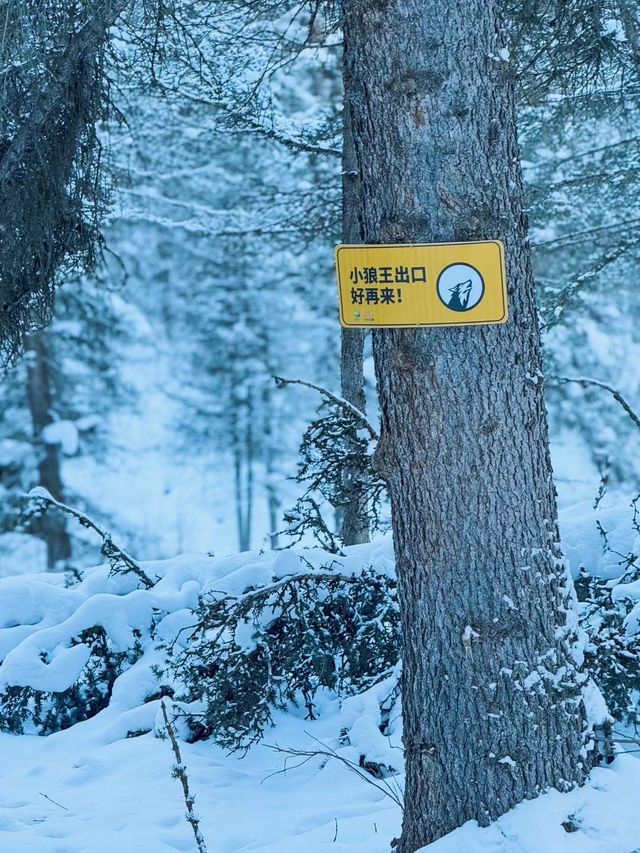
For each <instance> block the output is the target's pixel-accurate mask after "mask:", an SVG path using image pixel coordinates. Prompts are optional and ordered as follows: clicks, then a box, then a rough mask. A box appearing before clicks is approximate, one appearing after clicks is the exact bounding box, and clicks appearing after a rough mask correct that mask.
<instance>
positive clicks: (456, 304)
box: [447, 278, 473, 311]
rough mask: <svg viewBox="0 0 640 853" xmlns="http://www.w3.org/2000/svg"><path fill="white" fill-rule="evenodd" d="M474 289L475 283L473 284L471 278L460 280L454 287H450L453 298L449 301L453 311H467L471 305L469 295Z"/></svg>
mask: <svg viewBox="0 0 640 853" xmlns="http://www.w3.org/2000/svg"><path fill="white" fill-rule="evenodd" d="M472 289H473V285H472V284H471V279H470V278H468V279H467V280H466V281H460V282H458V284H454V286H453V287H450V288H449V292H450V293H451V299H450V300H449V301H448V303H447V305H448V306H449V308H451V310H452V311H466V310H467V307H468V305H469V297H470V296H471V291H472Z"/></svg>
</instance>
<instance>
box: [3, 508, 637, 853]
mask: <svg viewBox="0 0 640 853" xmlns="http://www.w3.org/2000/svg"><path fill="white" fill-rule="evenodd" d="M627 510H628V507H627ZM625 514H626V511H625ZM625 514H621V512H620V510H619V509H616V508H610V509H609V510H605V509H602V508H601V509H600V510H599V517H600V518H602V519H603V520H604V523H605V525H606V527H607V528H608V529H609V530H610V531H611V536H612V542H613V544H614V545H615V546H616V550H618V549H620V550H621V552H628V551H629V550H630V549H631V547H632V545H633V536H634V531H633V530H632V528H631V526H630V525H629V524H628V523H626V522H625V521H624V517H625ZM594 518H595V516H594V510H593V508H592V503H587V504H582V505H580V506H578V507H575V508H573V510H571V511H569V510H567V511H566V512H565V513H564V527H565V540H566V547H567V552H568V554H569V556H570V558H571V560H572V562H573V564H574V569H575V568H577V567H578V566H579V564H580V562H582V561H584V560H585V559H588V558H590V562H591V568H592V570H597V571H598V572H599V573H601V574H606V572H607V570H608V568H609V566H608V562H607V561H608V560H610V559H611V554H610V553H606V552H602V548H601V543H600V541H599V537H598V534H597V531H595V528H594V527H593V522H594ZM616 520H617V521H616ZM596 553H598V554H599V556H598V557H597V559H595V563H594V554H596ZM328 556H329V555H326V554H324V553H323V552H321V551H319V550H316V551H305V552H304V560H303V561H301V560H300V559H299V557H298V556H297V555H296V554H295V552H292V551H284V552H279V553H264V554H259V553H246V554H240V555H235V556H232V557H227V558H221V559H220V558H213V557H211V556H199V555H183V556H181V557H178V558H175V559H173V560H168V561H162V562H148V563H143V564H142V568H143V569H144V571H145V572H146V574H147V575H148V576H149V577H150V578H152V579H153V580H154V581H155V585H154V586H153V588H152V589H143V588H140V584H139V583H138V579H137V578H136V576H135V575H133V574H128V575H122V574H118V575H115V576H113V575H111V576H110V574H109V571H108V568H107V567H97V568H95V569H89V570H87V572H86V573H85V576H84V579H83V581H82V582H81V583H75V584H73V585H71V586H68V585H66V584H65V579H64V577H63V576H62V575H60V574H58V575H56V574H41V575H32V576H24V575H22V576H20V577H13V578H1V579H0V658H2V659H3V663H2V666H0V689H5V688H6V687H7V686H11V685H14V686H20V685H25V684H26V685H30V686H31V687H32V688H34V689H36V690H44V691H47V690H49V691H50V690H57V691H60V690H64V689H66V688H67V687H69V686H70V685H71V684H73V683H74V682H75V681H76V679H77V678H78V677H79V674H80V673H81V672H82V670H83V667H84V666H85V664H86V662H87V658H88V651H87V648H86V646H84V645H82V644H79V645H70V640H71V639H72V638H74V637H78V636H79V635H80V634H81V632H82V631H83V630H85V629H87V628H89V627H90V626H93V625H96V624H99V625H102V626H103V627H104V629H105V631H106V633H107V635H108V637H109V640H110V642H111V644H112V648H113V649H115V650H116V651H117V650H121V651H124V650H126V649H128V648H131V645H132V642H133V641H134V638H135V636H138V635H141V636H142V640H141V642H142V645H143V653H142V656H141V657H139V659H137V660H136V662H135V663H133V664H132V665H130V666H129V667H128V668H126V669H125V670H124V671H123V673H122V674H121V675H120V676H119V677H118V678H117V680H116V682H115V685H114V688H113V693H112V696H111V699H110V703H109V706H108V707H107V708H106V709H104V710H103V711H101V712H100V713H99V714H97V715H96V716H94V717H92V718H91V719H88V720H84V721H82V722H78V723H76V724H75V725H73V726H72V727H71V728H69V729H66V730H64V731H61V732H56V733H54V734H50V735H48V736H46V737H41V736H38V735H36V734H23V735H12V734H7V733H3V734H0V755H1V758H2V760H1V761H0V774H1V776H2V779H1V781H0V851H1V853H22V852H24V853H107V851H109V853H112V851H114V850H118V851H122V853H129V851H143V852H144V853H147V852H148V853H162V851H194V850H195V849H196V848H195V844H194V839H193V835H192V832H191V828H190V826H189V825H188V823H187V822H186V821H185V819H184V801H183V795H182V790H181V787H180V784H179V782H178V781H177V780H176V779H174V778H172V775H171V768H172V766H173V764H174V763H175V759H174V756H173V754H172V751H171V745H170V742H169V741H168V740H167V739H166V738H165V739H162V738H160V737H158V736H157V735H158V732H160V731H161V729H162V715H161V708H160V703H159V700H158V699H154V698H150V697H151V696H152V695H153V694H154V691H156V690H157V681H156V680H155V676H154V674H153V671H152V667H153V665H154V664H156V663H158V662H159V661H160V660H161V658H162V653H161V652H159V651H158V650H157V649H156V648H155V643H156V641H157V640H158V639H163V638H164V639H167V638H169V637H171V636H175V635H176V633H177V632H178V631H179V630H180V628H181V627H182V626H184V625H186V624H189V623H190V621H192V619H193V616H192V614H191V612H190V608H191V607H193V606H195V604H196V603H197V600H198V596H199V595H200V594H202V593H203V592H205V591H206V590H214V589H215V590H217V591H221V592H223V593H224V594H226V595H240V594H242V592H243V591H244V590H245V589H246V587H247V586H248V585H249V584H254V585H255V584H265V583H266V584H268V583H270V582H271V581H272V579H273V578H274V577H284V576H288V575H291V574H292V573H295V572H296V571H304V572H308V571H313V570H318V569H321V568H322V567H323V566H326V565H327V557H328ZM392 557H393V555H392V548H391V542H390V540H389V539H381V540H380V541H378V542H377V543H375V544H374V545H371V546H357V547H355V548H351V549H348V554H347V556H346V557H343V558H340V562H341V566H340V572H341V573H343V574H355V573H357V572H359V571H361V570H362V568H363V565H369V566H372V567H373V568H374V569H375V570H376V571H377V572H379V573H385V572H388V571H393V558H392ZM330 559H331V560H332V561H333V560H334V559H335V558H334V556H333V555H331V556H330ZM334 568H335V564H334ZM152 620H153V621H154V622H155V625H156V639H155V640H152V639H151V638H150V636H149V630H148V628H149V625H150V624H151V621H152ZM136 632H139V633H138V634H136ZM392 678H393V677H392ZM391 680H392V679H390V681H391ZM388 693H389V683H386V684H385V683H383V684H381V685H377V686H376V687H374V688H371V690H369V691H368V692H367V693H365V694H362V695H360V696H355V697H351V698H349V699H345V700H342V701H341V700H339V699H338V698H337V697H335V696H333V695H331V694H323V695H321V696H320V698H319V700H318V709H317V710H318V711H319V716H318V719H317V720H314V721H309V720H306V719H305V710H304V709H292V710H291V711H290V712H289V713H278V714H276V716H275V723H276V724H275V727H274V728H273V729H271V730H269V731H268V733H267V736H266V738H265V739H264V741H263V742H262V743H261V744H259V745H257V746H254V747H253V748H252V749H251V750H249V752H248V753H247V754H246V755H244V756H241V755H240V754H237V753H236V754H231V755H230V754H228V753H226V752H225V751H224V750H223V749H221V748H220V747H219V746H216V745H215V744H214V743H212V742H200V743H196V744H188V743H185V742H182V743H181V749H182V758H183V761H184V762H185V764H186V766H187V769H188V775H189V779H190V784H191V788H192V792H193V793H194V794H195V796H196V810H197V812H198V814H199V815H200V817H201V828H202V831H203V833H204V836H205V838H206V840H207V844H208V849H209V853H249V851H263V853H338V851H350V853H388V851H389V849H390V843H391V841H392V839H393V838H394V837H395V836H397V835H398V834H399V831H400V825H401V813H400V808H399V806H398V805H397V802H395V801H394V796H391V795H395V796H396V798H397V797H398V795H399V794H400V792H401V791H400V786H401V782H402V775H401V772H400V769H401V767H402V759H401V750H400V731H399V721H398V720H397V714H396V717H395V722H394V721H392V722H391V724H390V725H389V728H388V729H387V732H386V734H385V736H383V735H382V734H381V733H380V729H379V728H378V723H379V721H380V718H379V708H380V700H381V699H382V698H383V694H385V695H388ZM394 713H395V712H394ZM392 716H393V715H392ZM35 729H36V724H35V723H33V721H31V722H30V720H29V715H27V719H26V722H25V731H27V732H29V731H31V732H33V731H34V730H35ZM140 732H147V733H145V734H139V733H140ZM345 732H346V733H347V735H348V738H347V739H345V737H344V733H345ZM132 734H136V736H131V735H132ZM274 747H278V748H274ZM283 750H298V751H302V752H305V753H310V752H311V753H313V752H314V751H315V752H317V751H318V750H322V751H323V752H325V753H326V752H333V751H335V753H336V756H335V757H330V756H327V755H313V756H311V757H308V756H300V755H291V754H287V753H285V752H284V751H283ZM363 754H364V755H366V756H367V758H368V759H369V760H373V761H377V762H380V763H384V764H386V765H392V766H393V767H396V768H398V769H399V772H398V773H397V774H396V775H392V776H390V777H388V778H387V779H386V780H382V781H381V780H376V779H374V778H373V777H370V778H365V777H366V774H362V773H360V774H359V773H356V772H354V770H353V767H352V766H351V767H350V766H349V764H348V763H347V762H352V763H353V764H355V765H356V766H357V764H358V761H359V757H360V755H363ZM305 758H306V759H307V760H305ZM341 759H343V760H341ZM638 791H640V760H638V758H637V757H636V755H635V754H629V755H622V756H619V757H618V758H617V760H616V761H615V763H614V764H613V765H611V766H610V767H606V768H598V769H596V770H594V771H593V773H592V776H591V779H590V781H589V783H588V784H587V785H586V786H585V787H583V788H581V789H578V790H575V791H572V792H570V793H568V794H560V793H558V792H556V791H552V792H549V793H547V794H545V795H543V796H542V797H540V798H539V799H537V800H535V801H531V802H527V803H523V804H521V805H519V806H518V807H517V808H515V809H514V810H513V811H512V812H510V813H509V814H507V815H505V816H504V817H502V818H501V819H500V820H499V821H497V822H496V823H495V824H493V825H492V826H491V827H489V828H486V829H480V828H479V827H477V826H476V825H475V824H473V823H470V824H467V825H465V826H463V827H461V828H460V829H458V830H457V831H455V832H453V833H451V834H450V835H449V836H447V837H446V838H443V839H441V840H440V841H438V842H436V843H435V844H433V845H431V846H430V847H429V853H432V851H433V853H548V851H552V853H553V851H558V853H561V852H562V853H632V851H635V850H636V849H640V809H639V808H638V802H639V801H638ZM563 824H564V826H563ZM568 829H569V830H572V831H567V830H568Z"/></svg>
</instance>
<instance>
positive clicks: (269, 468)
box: [262, 371, 280, 551]
mask: <svg viewBox="0 0 640 853" xmlns="http://www.w3.org/2000/svg"><path fill="white" fill-rule="evenodd" d="M270 373H273V371H270ZM262 417H263V430H264V436H263V443H264V469H265V491H266V494H267V518H268V522H269V544H270V546H271V548H272V549H273V550H274V551H275V550H276V549H277V547H278V542H279V539H278V527H279V516H280V498H279V495H278V486H277V483H276V469H275V460H276V448H275V436H274V429H273V426H274V417H275V413H274V410H273V396H272V393H271V387H270V386H269V385H265V386H264V388H263V390H262Z"/></svg>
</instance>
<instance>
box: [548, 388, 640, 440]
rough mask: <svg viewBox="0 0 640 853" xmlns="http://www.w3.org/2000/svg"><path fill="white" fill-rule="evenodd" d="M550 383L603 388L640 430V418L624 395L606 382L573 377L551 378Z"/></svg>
mask: <svg viewBox="0 0 640 853" xmlns="http://www.w3.org/2000/svg"><path fill="white" fill-rule="evenodd" d="M549 381H550V382H554V383H555V384H556V385H566V384H567V383H568V382H572V383H574V384H575V385H580V386H582V387H583V388H588V387H589V386H593V387H594V388H602V390H603V391H607V392H608V393H609V394H611V396H612V397H613V399H614V400H616V402H618V403H620V405H621V406H622V408H623V409H624V410H625V412H626V413H627V414H628V415H629V417H630V418H631V420H632V421H633V422H634V424H635V425H636V426H637V427H638V428H640V417H639V416H638V415H637V414H636V412H634V410H633V409H632V408H631V406H630V405H629V404H628V403H627V401H626V400H625V398H624V397H623V396H622V394H621V393H620V392H619V391H617V390H616V389H615V388H612V387H611V385H607V384H606V383H605V382H600V381H599V380H597V379H588V378H587V377H581V376H578V377H573V376H550V377H549Z"/></svg>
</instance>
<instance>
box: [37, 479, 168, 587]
mask: <svg viewBox="0 0 640 853" xmlns="http://www.w3.org/2000/svg"><path fill="white" fill-rule="evenodd" d="M27 497H28V498H29V499H30V500H31V501H34V502H39V503H40V504H41V508H42V509H43V511H46V509H47V508H48V507H55V509H58V510H60V512H64V513H66V514H67V515H70V516H72V517H73V518H75V519H76V521H78V522H79V524H80V525H81V526H82V527H85V528H87V529H88V530H93V531H95V532H96V533H97V534H98V536H100V538H101V539H102V547H101V549H100V551H101V553H102V554H103V555H104V556H105V557H106V558H107V559H108V560H110V561H117V562H118V563H120V564H121V565H122V566H124V568H120V569H119V571H121V572H122V573H123V574H128V573H129V572H131V573H133V574H134V575H137V576H138V577H139V578H140V580H141V581H142V583H143V584H144V586H145V587H146V588H147V589H152V587H154V586H155V584H154V582H153V581H152V580H151V578H150V577H149V576H148V575H147V574H146V572H145V571H144V570H143V569H142V568H140V566H139V565H138V564H137V563H136V561H135V560H134V559H133V557H130V556H129V554H127V552H126V551H123V550H122V548H120V547H119V546H118V545H116V544H115V542H114V541H113V539H112V538H111V534H110V533H107V531H105V530H102V528H100V527H99V526H98V525H97V524H96V523H95V521H93V519H91V518H89V516H88V515H86V513H84V512H80V510H78V509H74V507H71V506H68V505H67V504H64V503H61V501H57V500H56V499H55V498H54V497H53V496H52V495H51V494H50V493H49V492H48V491H47V490H46V489H44V488H42V486H37V487H36V488H35V489H31V491H30V492H29V493H28V495H27Z"/></svg>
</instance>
